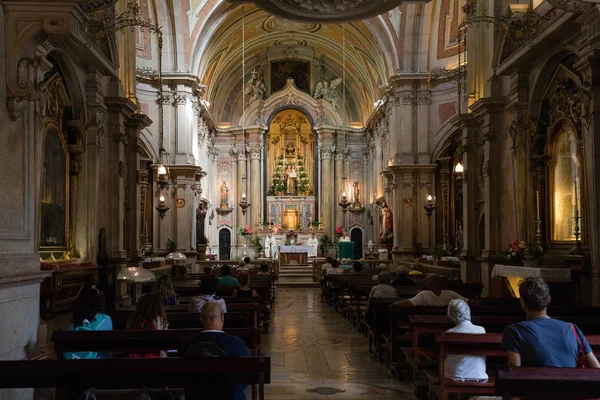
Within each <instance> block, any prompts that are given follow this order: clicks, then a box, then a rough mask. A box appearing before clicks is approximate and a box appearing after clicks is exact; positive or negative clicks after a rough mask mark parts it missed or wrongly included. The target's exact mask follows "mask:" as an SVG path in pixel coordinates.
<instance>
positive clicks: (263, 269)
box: [256, 264, 270, 275]
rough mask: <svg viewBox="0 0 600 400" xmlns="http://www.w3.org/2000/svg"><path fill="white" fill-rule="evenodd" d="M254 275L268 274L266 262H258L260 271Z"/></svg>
mask: <svg viewBox="0 0 600 400" xmlns="http://www.w3.org/2000/svg"><path fill="white" fill-rule="evenodd" d="M256 275H270V272H269V266H268V265H267V264H260V271H258V272H257V273H256Z"/></svg>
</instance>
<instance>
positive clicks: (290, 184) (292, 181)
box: [286, 165, 298, 196]
mask: <svg viewBox="0 0 600 400" xmlns="http://www.w3.org/2000/svg"><path fill="white" fill-rule="evenodd" d="M297 180H298V174H297V173H296V168H294V166H293V165H292V167H291V171H290V173H289V174H288V177H287V190H286V194H287V195H288V196H295V195H296V188H297V185H296V182H297Z"/></svg>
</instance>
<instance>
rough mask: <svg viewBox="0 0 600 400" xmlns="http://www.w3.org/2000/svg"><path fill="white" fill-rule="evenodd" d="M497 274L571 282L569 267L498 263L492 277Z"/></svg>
mask: <svg viewBox="0 0 600 400" xmlns="http://www.w3.org/2000/svg"><path fill="white" fill-rule="evenodd" d="M495 276H504V277H507V278H526V277H528V276H535V277H536V278H542V279H543V280H544V282H571V270H570V269H568V268H534V267H520V266H513V265H501V264H496V265H494V269H492V278H493V277H495Z"/></svg>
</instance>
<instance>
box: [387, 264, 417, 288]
mask: <svg viewBox="0 0 600 400" xmlns="http://www.w3.org/2000/svg"><path fill="white" fill-rule="evenodd" d="M396 272H397V273H398V277H397V278H396V279H394V281H393V282H392V286H413V285H414V284H415V281H413V280H412V279H410V278H409V277H408V273H409V272H410V271H409V270H408V267H406V266H404V265H402V266H400V267H398V269H397V270H396Z"/></svg>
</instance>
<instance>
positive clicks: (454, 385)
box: [429, 333, 600, 400]
mask: <svg viewBox="0 0 600 400" xmlns="http://www.w3.org/2000/svg"><path fill="white" fill-rule="evenodd" d="M586 339H587V340H588V342H589V344H590V346H591V347H592V351H593V352H594V353H595V354H597V355H600V335H586ZM436 343H437V344H438V345H439V355H440V358H439V368H438V375H437V376H430V381H429V389H430V391H432V392H433V393H434V394H436V396H437V397H438V398H439V399H444V400H445V399H446V398H447V395H448V394H450V393H463V394H472V395H476V394H489V395H491V394H494V392H495V390H494V384H495V375H494V374H493V373H492V372H488V376H489V379H488V381H487V382H468V381H453V380H451V379H448V378H445V370H444V368H445V366H444V361H445V360H446V357H447V356H448V355H466V356H486V357H501V358H506V353H505V352H504V350H502V334H501V333H486V334H466V333H439V334H437V335H436ZM488 366H489V365H488ZM488 369H489V368H488Z"/></svg>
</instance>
